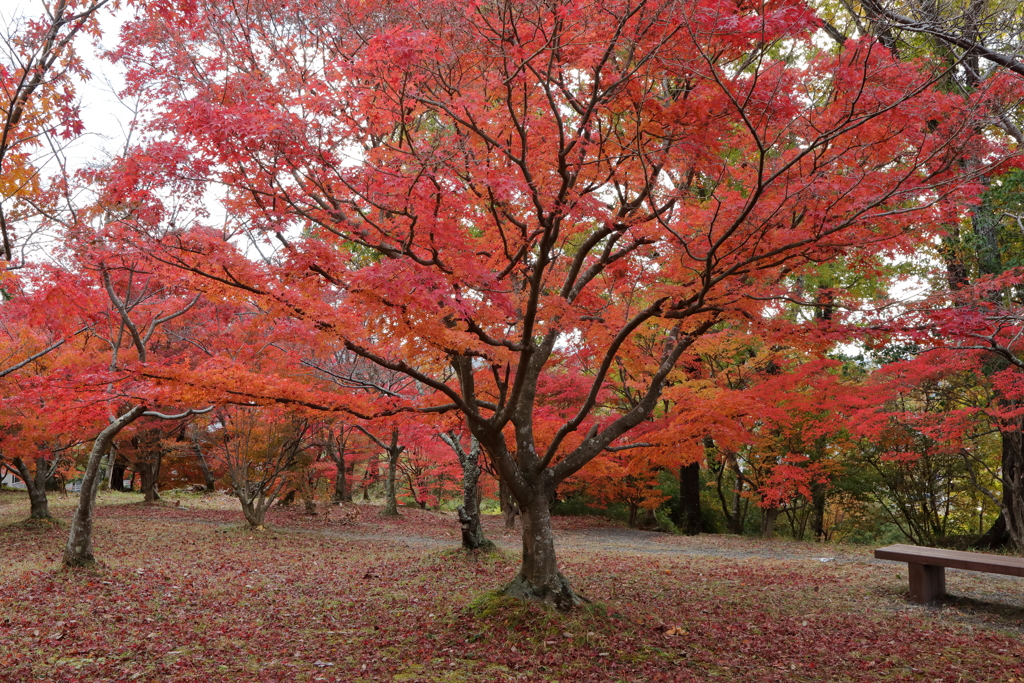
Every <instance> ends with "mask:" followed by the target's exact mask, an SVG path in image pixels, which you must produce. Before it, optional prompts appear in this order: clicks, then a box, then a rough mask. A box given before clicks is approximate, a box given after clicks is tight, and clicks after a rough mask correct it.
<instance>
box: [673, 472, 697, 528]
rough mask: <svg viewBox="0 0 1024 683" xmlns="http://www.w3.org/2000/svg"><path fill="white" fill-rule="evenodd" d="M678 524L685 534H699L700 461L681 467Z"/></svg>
mask: <svg viewBox="0 0 1024 683" xmlns="http://www.w3.org/2000/svg"><path fill="white" fill-rule="evenodd" d="M676 526H677V527H679V530H680V531H682V532H683V533H684V534H689V535H690V536H695V535H697V534H699V533H700V532H701V531H702V529H701V524H700V463H696V462H693V463H690V464H689V465H683V466H682V467H680V468H679V512H678V514H677V516H676Z"/></svg>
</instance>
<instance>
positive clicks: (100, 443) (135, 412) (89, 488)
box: [64, 406, 146, 567]
mask: <svg viewBox="0 0 1024 683" xmlns="http://www.w3.org/2000/svg"><path fill="white" fill-rule="evenodd" d="M144 412H146V407H145V406H135V407H134V408H132V409H131V410H129V411H128V412H127V413H125V414H124V415H122V416H121V417H119V418H117V419H116V420H114V421H113V422H111V423H110V424H109V425H107V426H106V427H105V428H104V429H103V431H101V432H100V433H99V435H98V436H97V437H96V440H95V441H94V442H93V444H92V450H91V451H90V452H89V462H88V464H87V465H86V466H85V474H84V475H83V476H82V490H81V492H80V493H79V496H78V508H77V509H76V510H75V516H74V517H73V518H72V520H71V533H70V534H69V535H68V543H67V545H66V546H65V547H64V566H65V567H82V566H86V565H91V564H94V563H95V562H96V559H95V558H94V557H93V554H92V523H93V508H94V507H95V505H96V491H97V489H98V488H99V478H98V476H97V475H98V474H99V469H100V460H102V459H103V456H104V455H106V454H107V453H108V452H109V451H110V445H111V443H112V442H113V440H114V437H115V436H117V434H118V432H120V431H121V430H122V429H124V428H125V427H127V426H128V425H130V424H131V423H132V422H134V421H135V420H137V419H138V418H139V417H141V416H142V414H143V413H144Z"/></svg>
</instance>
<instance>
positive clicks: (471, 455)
mask: <svg viewBox="0 0 1024 683" xmlns="http://www.w3.org/2000/svg"><path fill="white" fill-rule="evenodd" d="M442 438H443V439H444V441H445V443H447V444H448V445H449V446H451V448H452V450H454V451H455V454H456V455H457V456H458V457H459V465H460V466H461V467H462V505H460V506H459V508H458V510H457V512H458V515H459V525H460V526H461V527H462V547H463V548H465V549H466V550H481V549H485V550H489V549H491V548H493V547H494V543H492V542H491V541H489V540H487V537H486V536H484V530H483V527H482V526H481V525H480V486H479V482H480V443H479V442H478V441H477V440H476V439H475V438H473V437H470V447H469V451H468V452H467V451H466V449H465V448H463V447H462V442H461V441H460V440H459V437H458V436H457V435H456V434H454V433H452V432H449V433H448V434H445V435H442Z"/></svg>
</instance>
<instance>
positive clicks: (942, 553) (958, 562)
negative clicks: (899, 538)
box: [875, 544, 1024, 576]
mask: <svg viewBox="0 0 1024 683" xmlns="http://www.w3.org/2000/svg"><path fill="white" fill-rule="evenodd" d="M875 557H877V558H878V559H880V560H896V561H897V562H908V563H911V564H926V565H931V566H933V567H951V568H953V569H967V570H970V571H975V572H988V573H990V574H1009V575H1010V576H1024V558H1021V557H1007V556H1005V555H986V554H984V553H966V552H963V551H962V550H945V549H943V548H923V547H921V546H917V545H902V544H896V545H890V546H886V547H885V548H878V549H877V550H875Z"/></svg>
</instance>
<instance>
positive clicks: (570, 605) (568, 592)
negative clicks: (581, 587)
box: [501, 572, 590, 612]
mask: <svg viewBox="0 0 1024 683" xmlns="http://www.w3.org/2000/svg"><path fill="white" fill-rule="evenodd" d="M501 594H502V595H506V596H508V597H510V598H516V599H518V600H531V601H536V602H542V603H544V604H545V605H550V606H551V607H554V608H555V609H557V610H558V611H559V612H571V611H572V610H574V609H577V608H579V607H582V606H583V604H584V603H589V602H590V600H588V599H587V598H585V597H583V596H582V595H580V594H578V593H577V592H576V591H574V590H573V589H572V585H571V584H570V583H569V580H568V579H566V578H565V577H564V576H562V574H561V572H559V573H556V574H555V575H554V576H553V577H552V578H551V580H549V581H548V582H547V583H545V584H544V585H542V586H536V585H534V584H532V583H530V581H529V580H528V579H527V578H526V577H525V576H523V575H522V574H520V575H519V576H517V577H516V578H515V580H514V581H512V583H510V584H508V585H507V586H505V587H504V588H502V589H501Z"/></svg>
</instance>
